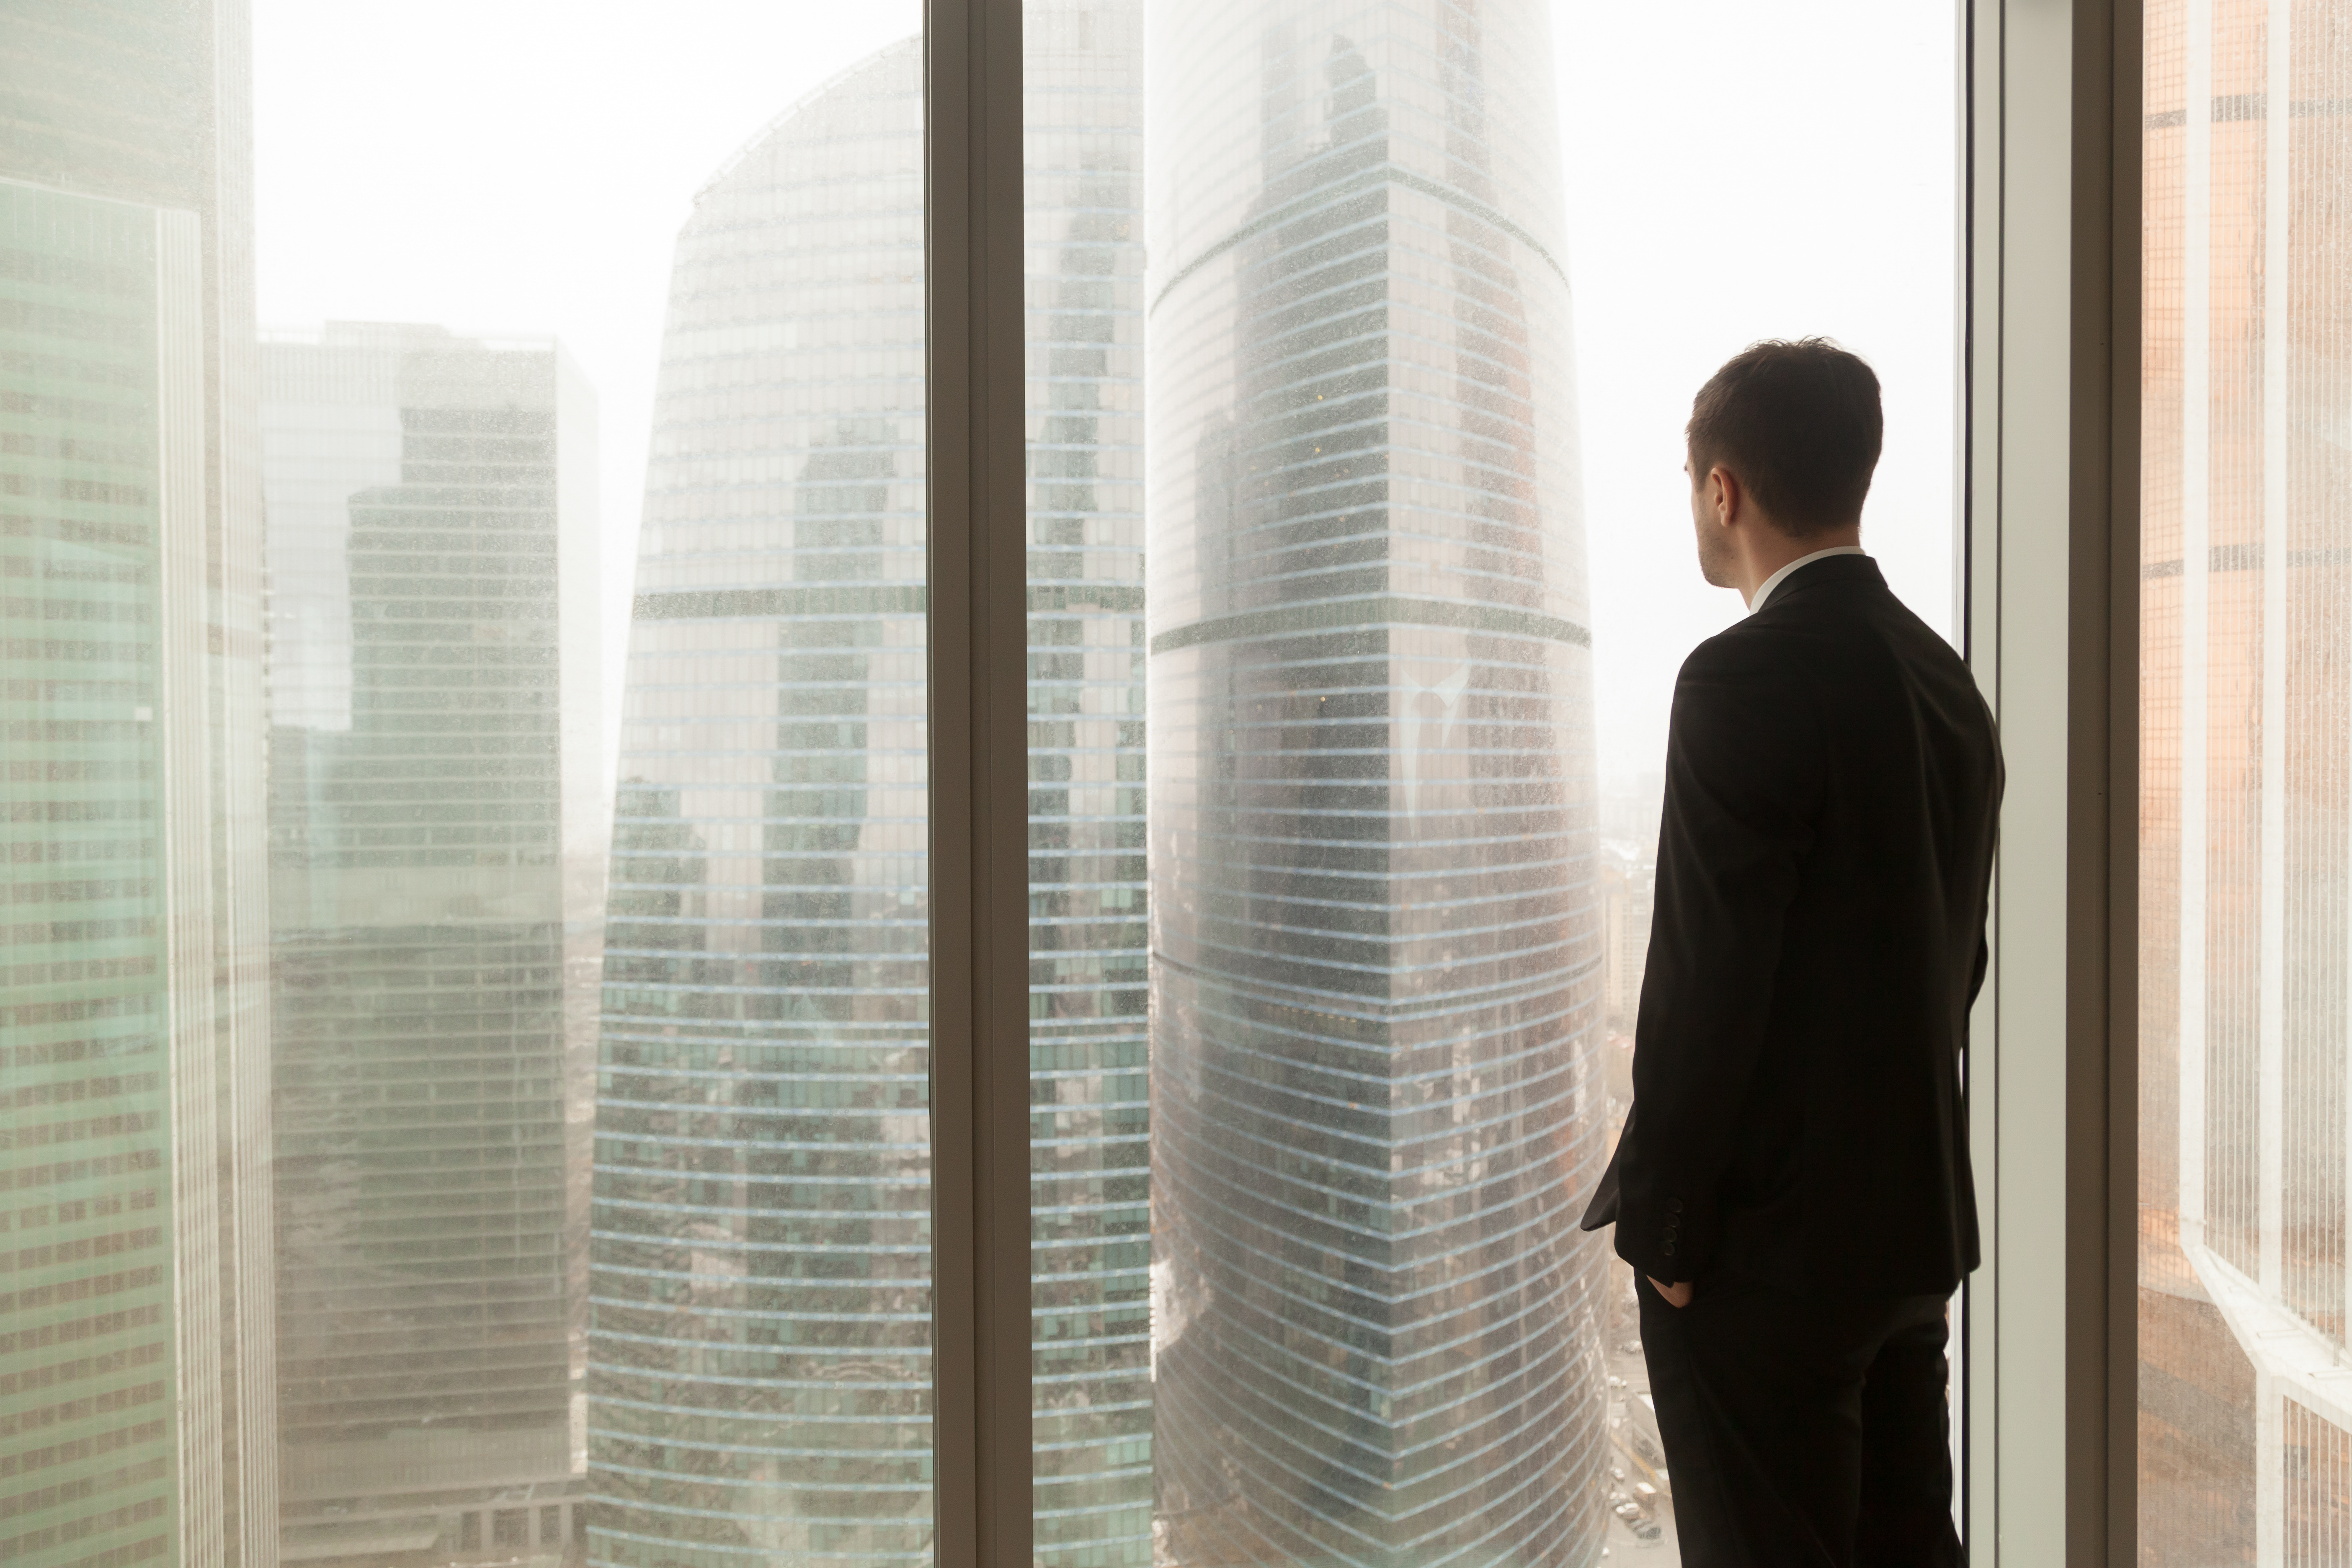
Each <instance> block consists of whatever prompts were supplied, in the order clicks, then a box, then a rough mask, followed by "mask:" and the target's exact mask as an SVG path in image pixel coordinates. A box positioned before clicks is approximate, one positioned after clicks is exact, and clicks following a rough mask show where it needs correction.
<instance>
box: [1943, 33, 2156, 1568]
mask: <svg viewBox="0 0 2352 1568" xmlns="http://www.w3.org/2000/svg"><path fill="white" fill-rule="evenodd" d="M1968 28H1969V37H1968V39H1967V44H1966V47H1965V51H1964V54H1965V58H1966V61H1967V69H1968V71H1969V81H1968V83H1967V86H1966V90H1965V93H1964V100H1965V102H1966V104H1967V114H1968V125H1967V130H1966V135H1965V141H1964V145H1965V148H1966V152H1965V154H1964V155H1965V157H1966V158H1967V160H1968V163H1969V167H1968V170H1967V172H1966V174H1965V176H1964V185H1963V188H1964V192H1965V200H1966V202H1967V204H1968V210H1967V214H1966V223H1965V226H1964V231H1965V233H1966V236H1967V238H1966V240H1965V244H1966V246H1967V261H1966V277H1967V281H1966V284H1965V287H1966V289H1967V290H1968V298H1967V301H1966V309H1965V311H1964V321H1965V323H1966V324H1965V325H1964V327H1963V331H1964V333H1965V334H1966V337H1967V342H1965V343H1964V344H1963V353H1962V363H1963V364H1964V365H1965V367H1966V370H1965V373H1964V374H1966V376H1967V381H1968V384H1967V389H1966V394H1965V396H1966V404H1965V406H1966V414H1965V416H1964V419H1963V424H1964V426H1965V429H1964V434H1963V437H1962V438H1963V440H1964V442H1965V443H1966V450H1965V462H1964V473H1965V475H1966V478H1965V480H1964V489H1965V495H1964V507H1965V509H1966V512H1967V522H1966V524H1965V531H1964V539H1965V543H1964V549H1965V550H1966V552H1967V561H1966V566H1965V572H1964V577H1965V581H1966V583H1967V594H1968V601H1969V602H1968V605H1967V606H1966V610H1965V615H1964V624H1965V625H1966V626H1967V629H1968V630H1967V637H1968V641H1967V648H1968V652H1969V658H1970V662H1971V664H1972V665H1973V666H1974V668H1976V670H1977V674H1978V679H1979V684H1980V686H1981V687H1982V689H1983V690H1984V692H1985V695H1986V698H1987V700H1988V701H1990V703H1991V705H1992V708H1993V711H1994V713H1995V715H1996V716H1997V718H1998V719H1999V721H2000V727H2001V742H2002V747H2003V751H2004V752H2005V754H2006V760H2007V763H2008V770H2009V772H2008V793H2007V795H2006V798H2005V800H2004V802H2003V806H2002V812H2001V847H2000V860H1999V866H1998V870H1997V873H1996V881H1995V890H1994V899H1993V917H1992V929H1991V932H1990V940H1991V948H1992V963H1991V968H1990V973H1989V974H1988V977H1987V982H1986V985H1985V990H1984V994H1983V995H1982V996H1981V997H1980V998H1979V1003H1978V1006H1977V1011H1976V1015H1975V1016H1974V1018H1973V1020H1972V1027H1971V1044H1970V1051H1969V1055H1970V1058H1971V1061H1970V1064H1969V1072H1970V1084H1969V1099H1970V1110H1971V1125H1970V1137H1971V1143H1972V1152H1973V1154H1974V1157H1975V1162H1976V1172H1977V1185H1978V1194H1979V1212H1980V1215H1981V1217H1982V1220H1983V1225H1984V1243H1985V1246H1984V1252H1985V1258H1984V1267H1983V1268H1980V1269H1979V1271H1978V1273H1977V1274H1976V1275H1975V1276H1974V1277H1973V1278H1972V1279H1970V1281H1969V1284H1968V1286H1967V1287H1966V1289H1965V1294H1964V1298H1963V1308H1962V1310H1963V1312H1964V1314H1965V1327H1964V1331H1963V1338H1962V1343H1963V1345H1964V1347H1965V1363H1964V1364H1965V1367H1966V1372H1965V1381H1966V1385H1967V1386H1966V1391H1965V1399H1964V1401H1963V1403H1962V1405H1961V1411H1960V1419H1961V1421H1962V1422H1963V1423H1964V1426H1963V1430H1964V1432H1965V1439H1964V1446H1963V1454H1964V1458H1963V1476H1964V1480H1963V1485H1964V1488H1965V1492H1964V1496H1965V1499H1966V1502H1965V1509H1966V1520H1967V1529H1966V1533H1967V1537H1968V1540H1969V1547H1970V1552H1971V1555H1972V1557H1973V1559H1974V1560H1975V1561H1977V1562H1979V1563H2000V1562H2001V1561H2002V1553H2003V1552H2011V1554H2012V1557H2011V1560H2012V1561H2013V1562H2015V1563H2047V1562H2054V1561H2060V1560H2062V1553H2063V1561H2064V1562H2065V1563H2069V1564H2074V1565H2080V1568H2088V1565H2090V1564H2098V1563H2104V1564H2112V1565H2114V1568H2126V1565H2128V1564H2130V1563H2133V1562H2134V1561H2135V1559H2136V1558H2137V1502H2138V1499H2137V1462H2138V1438H2137V1310H2136V1309H2137V1244H2138V1225H2137V1208H2138V1203H2137V1200H2138V1143H2137V1132H2138V1071H2137V1059H2138V1058H2137V1047H2138V1038H2137V1036H2138V1017H2137V994H2138V929H2137V922H2138V884H2139V847H2138V833H2139V817H2138V807H2139V801H2138V773H2139V668H2138V660H2139V643H2138V638H2139V399H2140V388H2139V374H2140V353H2139V342H2140V99H2141V52H2142V50H2141V28H2142V7H2141V0H1969V17H1968ZM2053 672H2056V673H2055V677H2054V678H2053ZM2053 1193H2057V1194H2061V1199H2060V1201H2059V1202H2057V1203H2055V1204H2053V1203H2052V1202H2051V1201H2050V1197H2049V1194H2053ZM2010 1194H2015V1197H2014V1199H2013V1201H2005V1200H2009V1197H2010ZM2012 1275H2013V1276H2015V1277H2016V1278H2017V1279H2018V1280H2019V1281H2020V1283H2019V1284H2018V1287H2017V1288H2016V1289H2007V1288H2006V1285H2007V1281H2008V1279H2010V1277H2011V1276H2012ZM2053 1281H2054V1282H2056V1283H2057V1284H2058V1285H2059V1287H2060V1288H2059V1289H2052V1288H2051V1286H2052V1283H2053Z"/></svg>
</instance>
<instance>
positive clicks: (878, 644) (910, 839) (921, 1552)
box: [589, 0, 1150, 1568]
mask: <svg viewBox="0 0 2352 1568" xmlns="http://www.w3.org/2000/svg"><path fill="white" fill-rule="evenodd" d="M1138 32H1139V17H1138V16H1137V11H1136V7H1135V5H1134V4H1133V3H1132V0H1125V3H1121V0H1108V3H1097V4H1064V5H1043V6H1032V7H1030V8H1029V11H1028V13H1027V16H1026V19H1025V23H1024V37H1025V42H1024V53H1025V56H1026V59H1025V66H1026V69H1027V72H1028V81H1029V83H1030V88H1029V124H1030V141H1029V157H1030V163H1031V174H1030V184H1029V191H1030V197H1029V199H1030V206H1031V211H1030V219H1029V225H1030V232H1031V235H1032V243H1031V245H1030V247H1029V255H1030V257H1031V263H1030V265H1031V266H1032V268H1034V269H1035V270H1034V273H1033V277H1032V279H1031V285H1030V291H1029V297H1030V300H1031V303H1032V312H1031V324H1032V325H1031V330H1032V335H1033V341H1034V342H1035V347H1034V358H1033V366H1034V370H1033V374H1032V377H1031V381H1030V387H1029V401H1030V407H1031V436H1032V440H1033V458H1032V487H1031V527H1032V551H1031V555H1030V560H1031V572H1032V585H1031V589H1030V595H1031V600H1030V602H1031V609H1032V616H1031V621H1030V626H1031V633H1030V635H1031V639H1032V643H1033V646H1034V650H1035V653H1034V658H1035V661H1036V666H1037V676H1036V679H1035V680H1034V683H1033V686H1032V692H1031V704H1032V710H1033V712H1034V715H1035V721H1034V725H1033V735H1034V737H1035V740H1034V745H1035V747H1036V750H1035V752H1034V754H1033V763H1032V766H1033V777H1034V780H1035V783H1034V788H1033V801H1032V810H1033V822H1032V840H1033V845H1034V858H1033V866H1034V874H1035V877H1036V879H1037V888H1036V891H1035V897H1034V900H1033V908H1034V910H1035V911H1036V913H1035V916H1034V923H1033V928H1032V930H1033V940H1034V946H1035V950H1036V952H1037V955H1038V962H1037V967H1036V973H1037V974H1038V975H1039V980H1038V982H1037V991H1036V995H1035V1005H1034V1016H1035V1024H1034V1047H1033V1051H1034V1064H1035V1072H1036V1082H1037V1086H1038V1087H1037V1094H1038V1098H1039V1118H1038V1122H1039V1125H1040V1127H1041V1128H1049V1129H1050V1131H1046V1132H1045V1133H1044V1134H1043V1135H1041V1137H1040V1139H1039V1142H1038V1150H1039V1152H1038V1159H1037V1174H1036V1192H1037V1194H1038V1205H1039V1209H1038V1215H1039V1217H1038V1220H1037V1235H1036V1254H1035V1256H1036V1258H1037V1284H1036V1303H1037V1337H1038V1350H1037V1366H1038V1371H1039V1373H1040V1376H1039V1378H1038V1382H1037V1402H1038V1420H1037V1428H1036V1430H1037V1438H1038V1444H1039V1451H1038V1475H1039V1483H1038V1503H1039V1509H1040V1510H1041V1517H1040V1520H1039V1523H1038V1532H1037V1539H1038V1543H1039V1558H1040V1561H1041V1562H1046V1563H1067V1564H1070V1565H1072V1568H1081V1565H1092V1564H1097V1563H1100V1564H1118V1563H1137V1564H1139V1563H1145V1562H1147V1561H1148V1560H1149V1556H1150V1466H1149V1448H1148V1445H1149V1441H1150V1437H1149V1419H1150V1412H1149V1390H1148V1377H1149V1359H1148V1358H1149V1338H1148V1329H1147V1323H1146V1318H1147V1311H1148V1303H1149V1284H1148V1279H1149V1276H1148V1257H1147V1254H1146V1247H1145V1242H1144V1232H1145V1226H1146V1225H1147V1222H1148V1216H1147V1212H1146V1208H1145V1205H1144V1201H1143V1191H1142V1187H1143V1183H1144V1180H1145V1175H1146V1170H1145V1165H1146V1156H1145V1152H1144V1149H1143V1142H1142V1141H1143V1133H1144V1129H1143V1126H1142V1121H1141V1118H1142V1111H1143V1093H1142V1087H1143V1086H1142V1083H1141V1076H1142V1052H1143V1047H1144V1039H1143V1018H1142V1012H1143V1003H1144V997H1143V995H1142V994H1141V986H1140V982H1139V973H1138V971H1139V968H1140V958H1141V938H1140V932H1139V931H1138V929H1137V921H1138V918H1139V914H1140V909H1141V899H1142V892H1143V888H1142V868H1141V866H1140V864H1139V859H1140V851H1139V844H1138V843H1137V842H1136V834H1137V829H1138V827H1139V822H1140V816H1141V811H1140V806H1141V803H1140V801H1139V799H1138V798H1137V797H1136V792H1137V791H1138V789H1139V781H1140V755H1139V752H1140V745H1141V735H1140V732H1139V721H1140V706H1141V703H1140V694H1139V686H1140V681H1141V669H1140V666H1139V631H1140V625H1139V621H1140V605H1139V594H1140V562H1139V552H1138V548H1137V545H1138V542H1137V539H1136V531H1137V528H1138V518H1139V511H1140V508H1139V504H1138V498H1137V494H1136V489H1137V487H1136V483H1135V479H1134V475H1133V467H1132V459H1133V453H1134V451H1135V449H1136V447H1137V446H1138V431H1137V425H1138V421H1139V411H1138V408H1137V405H1136V401H1137V400H1136V393H1137V389H1138V380H1139V377H1138V368H1137V365H1136V363H1135V362H1136V356H1137V354H1138V353H1139V327H1140V304H1141V301H1140V290H1141V257H1140V253H1139V247H1138V237H1137V235H1136V233H1135V225H1134V221H1133V220H1134V215H1135V213H1136V210H1137V208H1138V206H1139V202H1138V195H1137V185H1138V182H1139V165H1140V159H1139V150H1138V145H1137V142H1138V137H1139V88H1140V84H1139V79H1138V76H1137V60H1136V57H1135V47H1136V44H1137V41H1138V40H1137V35H1138ZM921 61H922V54H921V48H920V46H919V43H918V42H916V41H913V40H909V41H908V42H907V43H904V44H901V45H898V46H895V47H891V48H889V49H886V50H884V51H882V52H881V53H879V54H877V55H876V56H874V57H872V58H869V59H867V60H866V61H864V62H862V63H861V64H859V65H857V66H856V67H855V68H852V69H850V70H848V71H846V72H845V73H843V74H842V75H841V76H839V77H837V78H835V79H834V80H833V81H832V82H831V83H829V84H828V85H826V86H825V87H824V89H821V90H819V91H818V92H816V93H815V94H814V95H812V96H811V97H809V98H808V99H806V100H803V101H802V102H801V103H800V104H798V105H797V106H795V107H794V108H793V110H791V111H790V112H788V113H787V114H785V115H784V116H783V117H782V118H781V119H780V120H778V121H776V122H775V123H774V124H773V125H772V127H770V128H769V129H768V130H767V131H765V132H762V133H761V135H760V136H759V137H757V138H755V139H754V140H753V142H751V145H750V146H749V147H748V148H747V149H746V150H745V151H744V152H743V153H741V154H740V155H739V156H738V157H737V158H736V159H735V160H734V161H732V162H731V163H729V164H728V165H727V167H726V168H725V169H723V170H722V171H721V172H720V174H719V176H718V177H717V178H716V179H714V180H713V181H712V182H711V184H709V186H708V187H707V188H706V189H705V190H704V192H703V193H702V195H700V197H699V198H698V201H697V203H696V209H695V213H694V216H693V217H692V218H691V219H690V220H689V221H688V224H687V226H686V228H685V230H684V231H683V232H682V233H681V234H680V236H679V238H678V247H677V264H676V271H675V275H674V278H673V282H672V289H671V304H670V318H669V325H668V331H667V338H666V342H665V344H664V351H663V359H662V372H661V384H660V390H659V394H658V397H657V401H656V416H655V429H654V451H653V462H652V467H651V470H650V473H649V476H648V479H647V487H646V520H645V535H644V542H643V545H642V552H641V554H640V558H639V563H638V579H637V594H636V598H635V624H634V627H633V639H634V640H633V643H632V647H631V652H630V662H629V670H628V679H627V704H626V707H625V711H624V715H623V731H622V750H621V781H622V782H621V785H620V792H619V794H620V805H619V816H618V820H617V822H616V824H615V827H614V839H613V844H614V859H613V884H612V886H613V890H612V898H611V906H610V925H609V930H608V946H607V950H606V951H607V957H606V968H605V982H606V992H605V1014H604V1033H603V1045H602V1069H601V1079H600V1084H599V1089H598V1107H597V1178H596V1181H597V1185H596V1195H595V1206H594V1224H595V1228H594V1237H593V1275H592V1278H593V1305H594V1326H593V1331H592V1336H591V1358H590V1376H591V1386H590V1399H589V1417H590V1426H591V1436H590V1445H591V1448H590V1469H591V1484H592V1489H593V1493H594V1495H595V1498H596V1500H597V1504H598V1511H597V1515H596V1520H595V1522H594V1525H593V1529H592V1532H591V1537H590V1555H591V1558H592V1560H593V1561H595V1562H597V1563H613V1564H640V1563H643V1564H653V1563H663V1562H667V1561H671V1560H674V1559H675V1558H676V1557H677V1556H678V1554H679V1553H680V1552H682V1551H684V1550H686V1549H688V1547H691V1549H693V1550H694V1551H695V1552H698V1553H700V1554H701V1555H700V1557H699V1558H698V1560H700V1561H705V1562H711V1563H723V1562H741V1563H745V1564H747V1565H749V1564H751V1563H754V1562H756V1561H772V1560H776V1559H779V1558H787V1557H797V1556H799V1555H802V1554H807V1555H810V1556H811V1557H812V1558H813V1559H814V1557H815V1556H816V1555H818V1554H822V1555H823V1557H824V1560H826V1561H829V1562H838V1563H852V1564H880V1563H918V1562H925V1561H928V1560H929V1555H930V1530H931V1510H932V1502H931V1496H930V1483H929V1462H930V1455H929V1444H930V1352H929V1345H930V1328H929V1322H928V1321H927V1317H926V1314H927V1312H928V1303H929V1276H930V1258H929V1223H930V1206H931V1194H930V1186H929V1180H930V1166H929V1151H928V1148H927V1146H926V1140H927V1132H926V1104H927V1096H928V1072H929V1052H928V1045H929V1035H928V1029H927V1026H926V1009H925V1001H926V994H927V987H928V984H929V971H928V964H927V960H926V940H927V939H926V925H927V921H928V917H929V909H928V905H927V902H926V899H925V887H926V871H925V865H924V854H925V844H926V837H927V832H928V826H927V821H926V809H927V808H926V801H925V768H926V758H925V750H924V730H923V725H924V713H925V692H924V666H925V658H926V653H925V644H924V618H923V617H924V609H925V599H924V594H925V575H924V574H925V566H924V489H923V487H924V470H923V441H924V425H923V398H922V386H923V380H922V378H923V337H922V331H923V277H922V244H923V228H922V96H921V93H922V74H921Z"/></svg>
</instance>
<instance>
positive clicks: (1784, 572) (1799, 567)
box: [1748, 544, 1869, 616]
mask: <svg viewBox="0 0 2352 1568" xmlns="http://www.w3.org/2000/svg"><path fill="white" fill-rule="evenodd" d="M1868 553H1869V552H1867V551H1865V550H1864V549H1863V547H1862V546H1861V545H1859V544H1832V545H1831V546H1830V547H1829V548H1828V549H1827V550H1816V551H1814V552H1812V553H1811V555H1800V556H1798V557H1797V558H1796V559H1795V560H1794V561H1791V562H1790V563H1788V564H1787V565H1786V566H1783V567H1781V568H1780V570H1779V571H1778V572H1775V573H1773V574H1772V575H1770V576H1769V577H1767V578H1765V579H1764V585H1763V586H1762V587H1760V588H1759V589H1757V590H1756V596H1755V597H1754V598H1752V599H1750V600H1748V614H1749V615H1751V616H1752V615H1754V614H1755V613H1756V612H1757V611H1759V610H1760V609H1762V608H1763V607H1764V601H1765V600H1767V599H1769V598H1770V597H1771V596H1772V590H1773V589H1775V588H1777V587H1779V586H1780V584H1781V582H1782V580H1783V579H1785V578H1786V577H1788V576H1789V575H1790V574H1791V573H1795V572H1801V571H1803V570H1804V569H1805V568H1806V567H1808V566H1811V564H1812V563H1814V562H1816V561H1826V560H1828V559H1829V558H1830V557H1831V556H1832V555H1865V554H1868Z"/></svg>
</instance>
